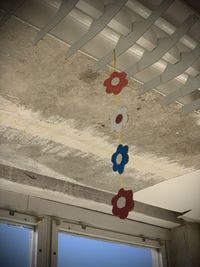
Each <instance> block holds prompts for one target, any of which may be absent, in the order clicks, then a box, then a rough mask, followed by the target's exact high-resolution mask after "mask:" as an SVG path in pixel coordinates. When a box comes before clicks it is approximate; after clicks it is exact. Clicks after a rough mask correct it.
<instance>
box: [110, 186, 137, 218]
mask: <svg viewBox="0 0 200 267" xmlns="http://www.w3.org/2000/svg"><path fill="white" fill-rule="evenodd" d="M120 200H121V201H120ZM122 202H123V203H122ZM111 203H112V206H113V208H112V213H113V215H115V216H118V217H119V218H120V219H125V218H127V217H128V214H129V212H130V211H131V210H133V208H134V200H133V191H132V190H124V189H123V188H121V189H120V190H119V192H118V193H117V195H115V196H114V197H113V198H112V201H111Z"/></svg>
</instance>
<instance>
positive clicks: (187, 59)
mask: <svg viewBox="0 0 200 267" xmlns="http://www.w3.org/2000/svg"><path fill="white" fill-rule="evenodd" d="M199 56H200V44H198V45H197V46H196V47H195V49H194V50H192V51H191V52H183V53H182V54H181V60H180V61H179V62H178V63H176V64H170V63H169V64H168V65H167V67H166V69H165V70H164V71H163V73H162V74H161V75H159V76H156V77H155V78H153V79H152V80H150V81H148V82H146V83H145V84H144V85H143V88H142V90H141V94H144V93H146V92H148V91H150V90H151V89H153V88H156V87H157V86H160V85H162V84H163V83H166V82H168V81H170V80H172V79H173V78H175V77H177V76H178V75H180V74H181V73H183V72H184V71H186V70H187V69H188V68H189V67H190V66H191V65H192V64H193V63H194V62H195V61H196V60H197V59H198V58H199Z"/></svg>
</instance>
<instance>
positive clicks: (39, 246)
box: [0, 191, 171, 267]
mask: <svg viewBox="0 0 200 267" xmlns="http://www.w3.org/2000/svg"><path fill="white" fill-rule="evenodd" d="M0 193H1V201H0V220H3V221H4V222H8V223H9V222H11V223H15V224H20V225H26V226H27V225H29V226H32V227H35V229H36V237H35V238H36V246H35V247H34V255H35V256H36V255H37V257H34V258H35V259H36V262H35V266H34V263H33V267H57V254H58V232H59V231H66V232H69V233H74V234H78V235H82V236H88V237H93V238H95V239H103V240H109V241H111V242H112V241H114V242H119V243H126V244H130V245H133V246H142V247H145V246H146V247H149V248H152V252H153V253H152V258H153V267H169V263H167V260H168V259H167V255H166V252H167V251H168V247H167V245H168V243H169V242H170V239H171V230H170V229H165V228H162V227H159V226H155V225H149V224H147V223H143V222H138V221H133V220H129V219H126V220H120V219H118V218H116V217H114V216H113V215H111V214H106V213H102V212H98V211H94V210H88V209H85V208H81V207H77V206H72V205H69V204H65V203H60V202H56V201H52V200H47V199H42V198H39V197H33V196H26V195H24V194H19V193H15V192H10V191H1V192H0ZM11 208H12V210H15V211H12V210H11Z"/></svg>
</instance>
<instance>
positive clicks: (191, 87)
mask: <svg viewBox="0 0 200 267" xmlns="http://www.w3.org/2000/svg"><path fill="white" fill-rule="evenodd" d="M199 86H200V74H199V75H197V76H196V77H192V76H190V77H188V79H187V81H186V83H185V84H184V85H183V86H182V87H181V88H179V89H178V90H176V91H175V92H173V93H172V94H169V95H167V96H166V97H165V98H164V99H163V101H162V102H161V104H162V105H163V106H169V105H170V104H171V103H173V102H175V101H177V100H179V99H181V98H182V97H184V96H186V95H187V94H189V93H191V92H193V91H195V90H197V89H198V88H199Z"/></svg>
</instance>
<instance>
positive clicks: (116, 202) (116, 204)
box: [103, 50, 134, 219]
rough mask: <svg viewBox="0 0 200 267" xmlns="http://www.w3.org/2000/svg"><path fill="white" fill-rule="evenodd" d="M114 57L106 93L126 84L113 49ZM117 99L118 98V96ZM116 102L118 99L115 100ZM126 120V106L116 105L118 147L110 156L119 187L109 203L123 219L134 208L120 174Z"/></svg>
mask: <svg viewBox="0 0 200 267" xmlns="http://www.w3.org/2000/svg"><path fill="white" fill-rule="evenodd" d="M113 52H114V53H113V58H114V69H115V71H113V73H112V74H111V75H110V77H109V78H108V79H106V80H105V81H104V83H103V85H104V86H105V87H106V93H107V94H110V93H113V94H114V95H116V97H117V95H118V94H120V93H121V91H122V90H123V88H124V87H125V86H126V85H127V84H128V80H127V79H126V77H127V74H126V73H125V72H118V71H116V55H115V50H114V51H113ZM118 100H119V98H118ZM117 102H118V101H117ZM127 122H128V115H127V108H126V107H120V106H119V107H117V109H116V110H115V112H114V113H113V115H112V117H111V131H112V132H117V133H118V143H119V144H118V147H117V150H116V152H114V153H113V155H112V157H111V162H112V165H113V166H112V169H113V171H114V172H118V173H119V174H120V187H121V189H120V190H119V191H118V193H117V194H116V195H115V196H114V197H113V198H112V201H111V204H112V206H113V208H112V213H113V215H114V216H117V217H119V218H120V219H125V218H127V217H128V214H129V212H130V211H131V210H133V208H134V200H133V191H132V190H125V189H124V188H123V179H122V174H123V172H124V168H125V165H126V164H127V163H128V161H129V155H128V149H129V148H128V146H127V145H123V144H121V131H122V129H123V128H125V126H126V124H127Z"/></svg>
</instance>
